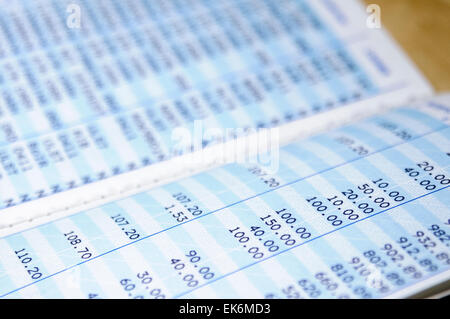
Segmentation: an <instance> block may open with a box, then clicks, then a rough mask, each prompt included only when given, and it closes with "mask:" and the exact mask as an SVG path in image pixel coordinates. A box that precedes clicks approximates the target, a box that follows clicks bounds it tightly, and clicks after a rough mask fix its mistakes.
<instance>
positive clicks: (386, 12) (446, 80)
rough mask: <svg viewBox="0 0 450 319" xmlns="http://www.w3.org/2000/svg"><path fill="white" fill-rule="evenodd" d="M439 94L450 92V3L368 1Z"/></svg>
mask: <svg viewBox="0 0 450 319" xmlns="http://www.w3.org/2000/svg"><path fill="white" fill-rule="evenodd" d="M364 2H365V3H366V4H371V3H374V4H378V5H379V6H380V8H381V22H382V24H383V26H384V27H385V28H387V29H388V31H389V32H390V34H391V35H392V36H393V37H394V38H395V39H396V40H397V42H399V43H400V45H401V46H402V47H403V49H404V50H405V51H406V53H407V54H408V55H409V56H410V57H411V59H412V60H413V61H414V62H415V64H416V65H417V66H418V68H419V69H420V70H421V71H422V73H423V74H424V75H425V77H426V78H427V79H428V80H429V81H430V83H431V84H432V85H433V87H434V89H435V90H436V91H437V92H443V91H450V0H364Z"/></svg>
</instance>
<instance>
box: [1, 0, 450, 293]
mask: <svg viewBox="0 0 450 319" xmlns="http://www.w3.org/2000/svg"><path fill="white" fill-rule="evenodd" d="M373 18H374V17H373V16H371V14H370V13H367V12H366V8H365V7H363V6H362V4H361V3H360V2H358V1H356V0H345V1H334V0H318V1H307V0H295V1H294V0H292V1H291V0H277V1H270V0H264V1H260V0H230V1H209V0H192V1H181V0H169V1H167V0H108V1H106V0H96V1H89V0H80V1H76V2H75V1H68V0H58V1H55V0H39V1H27V0H10V1H8V2H7V5H6V4H4V3H2V4H1V10H0V297H2V298H139V299H140V298H152V299H160V298H161V299H162V298H404V297H412V296H423V295H429V294H430V292H432V291H433V292H435V291H443V290H445V289H446V287H447V286H448V280H449V279H450V209H449V206H450V196H449V184H450V166H449V164H450V127H449V124H450V95H445V94H443V95H442V94H441V95H434V93H433V89H432V87H431V86H430V85H429V84H428V82H427V80H426V79H425V78H424V77H423V76H422V75H421V74H420V72H419V70H418V69H417V68H416V67H415V66H414V65H413V64H412V63H411V61H410V60H409V58H408V57H407V56H406V55H405V54H404V53H403V52H402V51H401V49H400V48H399V47H398V46H397V44H396V43H395V42H394V41H393V40H392V38H391V37H390V35H389V34H387V32H386V30H385V29H384V28H379V27H378V26H377V25H376V24H374V23H370V22H371V19H373Z"/></svg>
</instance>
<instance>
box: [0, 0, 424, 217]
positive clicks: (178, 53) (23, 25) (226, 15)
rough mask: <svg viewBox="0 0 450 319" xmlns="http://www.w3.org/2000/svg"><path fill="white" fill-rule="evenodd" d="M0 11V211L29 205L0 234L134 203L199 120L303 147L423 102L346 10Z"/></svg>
mask: <svg viewBox="0 0 450 319" xmlns="http://www.w3.org/2000/svg"><path fill="white" fill-rule="evenodd" d="M6 2H7V3H8V5H3V4H2V7H1V10H0V68H1V69H0V70H1V76H0V97H1V98H0V144H1V145H0V164H1V165H0V174H1V179H0V189H1V192H0V209H7V208H10V207H15V206H20V205H23V204H28V205H27V206H26V207H27V208H26V209H25V208H24V209H23V210H14V214H13V217H8V218H6V217H5V219H3V220H1V221H0V224H2V226H3V225H5V224H8V225H10V224H17V223H20V222H22V221H23V220H28V219H30V218H32V217H34V216H29V214H30V213H23V211H25V210H26V211H28V212H30V211H34V212H36V213H35V214H38V215H42V214H44V215H45V214H46V213H47V212H49V211H59V210H64V209H65V208H67V206H69V207H70V208H72V207H75V206H77V207H78V206H80V205H83V203H84V202H89V203H90V202H94V201H97V200H100V199H101V198H109V199H111V198H116V197H118V196H119V194H122V193H123V192H122V189H123V188H124V187H123V185H125V184H126V183H125V182H124V181H130V180H133V181H134V182H133V184H132V185H129V187H128V189H130V191H133V189H134V190H135V191H138V189H137V188H138V185H144V184H145V185H148V181H147V180H148V179H151V178H153V177H154V176H155V174H156V175H161V176H164V174H163V173H162V172H166V171H167V170H169V171H171V170H172V168H168V169H162V168H161V169H158V170H155V169H151V168H150V167H152V166H154V164H158V163H161V162H164V161H166V160H168V159H171V158H173V157H174V156H177V155H180V154H179V153H178V152H177V149H176V148H175V145H174V144H175V143H174V141H173V131H174V129H176V128H178V127H185V128H192V127H193V126H194V123H195V122H196V121H197V120H201V121H202V123H203V125H204V126H205V128H244V129H253V128H254V129H258V128H271V127H277V126H280V125H283V124H285V123H289V122H290V123H292V122H295V123H297V125H293V126H292V130H296V132H297V133H296V136H297V137H301V136H302V135H308V134H309V135H310V134H311V133H313V132H317V131H319V130H323V129H325V128H329V127H331V126H332V125H333V124H336V123H337V122H339V121H342V119H346V120H347V121H348V120H350V119H353V118H355V116H356V115H357V114H365V115H366V116H367V115H369V114H373V113H376V112H379V111H380V109H381V108H383V107H388V106H393V105H398V104H400V103H403V102H405V101H407V100H409V99H414V98H416V99H417V98H419V97H424V96H429V95H430V94H431V88H430V87H429V85H428V84H427V81H426V80H425V79H424V78H423V77H422V76H421V75H420V73H419V72H418V71H417V70H416V68H415V67H414V66H413V65H412V64H411V63H410V62H409V59H408V58H407V57H406V56H405V55H404V54H403V53H402V52H401V50H399V49H398V47H397V45H396V44H395V43H394V42H393V41H392V40H391V38H390V37H389V35H387V34H386V32H385V31H384V29H371V28H368V27H367V21H366V20H367V18H368V17H367V14H366V12H365V11H364V8H363V7H362V6H361V4H360V3H359V2H357V1H354V0H346V1H330V0H326V1H325V0H323V1H302V0H298V1H290V0H289V1H288V0H284V1H259V0H236V1H235V0H232V1H208V0H195V1H179V0H173V1H166V0H158V1H155V0H151V1H150V0H139V1H135V0H126V1H119V0H96V1H76V2H75V3H77V6H76V7H75V9H78V11H77V10H75V9H74V11H73V13H72V11H71V10H72V9H71V6H70V4H72V2H73V1H68V0H62V1H61V0H39V1H28V0H11V1H3V3H6ZM77 12H78V13H79V19H80V20H79V25H77V24H76V23H74V22H76V21H72V20H73V19H72V15H75V13H77ZM163 17H164V18H163ZM280 138H281V140H282V142H283V138H284V136H281V137H280ZM216 142H217V141H214V140H208V139H204V140H203V141H202V146H204V147H207V146H208V145H211V144H214V143H216ZM284 142H286V141H284ZM200 166H201V165H200ZM172 167H174V166H173V165H172ZM136 171H139V173H134V174H133V172H136ZM155 171H156V172H155ZM127 173H128V174H131V175H126V174H127ZM130 176H132V177H130ZM105 190H108V191H105ZM42 199H44V200H42ZM36 201H37V203H33V202H36ZM18 211H20V212H18Z"/></svg>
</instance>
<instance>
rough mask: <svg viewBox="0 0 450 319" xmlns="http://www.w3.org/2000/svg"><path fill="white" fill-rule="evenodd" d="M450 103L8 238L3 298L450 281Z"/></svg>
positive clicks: (285, 291) (308, 289)
mask: <svg viewBox="0 0 450 319" xmlns="http://www.w3.org/2000/svg"><path fill="white" fill-rule="evenodd" d="M449 120H450V99H449V98H448V97H447V98H446V99H442V100H438V101H429V102H427V103H425V105H424V106H423V107H421V108H409V107H405V108H398V109H396V110H394V111H390V112H389V113H387V114H383V115H380V116H375V117H371V118H369V119H367V120H364V121H361V122H359V123H357V124H352V125H349V126H344V127H342V128H340V129H336V130H332V131H330V132H327V133H323V134H320V135H317V136H314V137H311V138H308V139H306V140H302V141H300V142H295V143H292V144H289V145H287V146H285V147H283V148H281V150H280V153H279V160H280V162H279V168H278V170H277V172H276V173H275V174H268V173H267V172H265V171H264V169H262V168H261V167H259V166H257V165H250V164H249V165H241V164H229V165H225V166H223V167H220V168H215V169H212V170H209V171H207V172H204V173H201V174H198V175H194V176H192V177H188V178H184V179H181V180H178V181H176V182H172V183H169V184H166V185H164V186H162V187H157V188H153V189H152V190H150V191H145V192H142V193H138V194H136V195H133V196H130V197H127V198H123V199H121V200H118V201H115V202H111V203H108V204H105V205H102V206H100V207H97V208H94V209H90V210H87V211H83V212H80V213H76V214H74V215H71V216H70V217H65V218H61V219H58V220H55V221H53V222H50V223H46V224H43V225H40V226H38V227H34V228H32V229H28V230H26V231H23V232H19V233H16V234H12V235H9V236H5V237H4V238H3V239H1V240H0V250H1V251H2V258H1V264H0V287H1V288H0V289H1V291H0V295H1V296H4V297H5V296H7V297H50V298H61V297H72V298H81V297H101V298H105V297H109V298H111V297H114V298H116V297H121V298H122V297H123V298H127V297H130V298H168V297H170V298H176V297H189V298H191V297H196V298H198V297H202V298H211V297H215V298H249V297H253V298H263V297H266V298H273V297H289V298H293V297H295V298H317V297H325V298H377V297H386V296H387V297H395V296H396V297H405V296H410V295H412V294H414V293H417V292H419V291H421V290H423V289H425V288H429V287H430V286H433V285H436V284H437V283H442V282H445V281H446V280H448V279H449V278H450V216H449V211H448V207H449V204H450V202H449V200H450V197H449V196H448V194H449V186H450V170H449V162H450V160H449V158H450V152H449V151H450V149H449V145H450V141H449V140H450V127H449V125H448V124H449V123H450V122H449Z"/></svg>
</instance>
